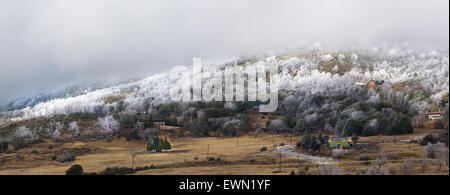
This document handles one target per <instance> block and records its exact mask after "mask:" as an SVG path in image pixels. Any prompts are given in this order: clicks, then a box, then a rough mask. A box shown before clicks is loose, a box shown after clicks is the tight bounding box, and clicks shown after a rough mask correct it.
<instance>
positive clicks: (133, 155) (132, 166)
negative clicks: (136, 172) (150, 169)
mask: <svg viewBox="0 0 450 195" xmlns="http://www.w3.org/2000/svg"><path fill="white" fill-rule="evenodd" d="M135 155H136V154H132V155H131V156H132V158H133V161H132V162H131V168H132V169H134V157H135Z"/></svg>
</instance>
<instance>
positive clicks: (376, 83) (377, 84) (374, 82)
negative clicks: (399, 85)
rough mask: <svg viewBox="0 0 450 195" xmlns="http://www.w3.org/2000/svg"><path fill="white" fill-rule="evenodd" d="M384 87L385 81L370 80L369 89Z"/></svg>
mask: <svg viewBox="0 0 450 195" xmlns="http://www.w3.org/2000/svg"><path fill="white" fill-rule="evenodd" d="M383 85H384V81H383V80H370V81H369V82H368V83H367V86H368V87H371V88H374V87H382V86H383Z"/></svg>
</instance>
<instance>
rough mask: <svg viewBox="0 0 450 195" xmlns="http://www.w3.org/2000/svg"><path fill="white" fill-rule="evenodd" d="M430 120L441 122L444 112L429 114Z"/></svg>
mask: <svg viewBox="0 0 450 195" xmlns="http://www.w3.org/2000/svg"><path fill="white" fill-rule="evenodd" d="M427 118H428V120H440V119H443V118H444V117H443V116H442V112H440V111H439V112H427Z"/></svg>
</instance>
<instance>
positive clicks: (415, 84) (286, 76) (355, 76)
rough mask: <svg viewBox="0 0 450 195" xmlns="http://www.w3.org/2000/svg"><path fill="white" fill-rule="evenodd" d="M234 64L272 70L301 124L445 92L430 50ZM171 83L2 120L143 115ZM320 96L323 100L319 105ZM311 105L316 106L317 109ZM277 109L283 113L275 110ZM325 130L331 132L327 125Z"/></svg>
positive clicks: (438, 57)
mask: <svg viewBox="0 0 450 195" xmlns="http://www.w3.org/2000/svg"><path fill="white" fill-rule="evenodd" d="M235 59H238V65H237V66H238V67H245V68H247V69H251V68H254V67H256V66H261V65H262V66H268V65H277V66H278V67H279V75H278V76H279V89H280V94H287V95H288V96H289V97H288V98H284V100H280V105H282V104H294V105H295V106H288V107H286V109H290V110H283V112H289V113H291V114H295V115H299V116H301V118H303V119H304V120H305V121H306V122H311V121H315V120H319V119H321V118H322V117H323V116H326V115H328V114H329V113H331V114H337V113H334V112H337V110H341V109H339V106H340V105H339V104H340V103H338V101H343V100H339V98H344V100H348V101H362V102H366V103H377V102H379V101H380V99H383V100H392V101H394V100H395V101H396V102H399V103H400V104H398V106H403V105H406V104H407V105H408V108H407V109H410V108H412V109H419V107H420V106H422V107H423V105H425V103H424V102H426V103H427V104H428V105H431V104H439V102H440V101H441V99H442V97H443V96H444V95H445V94H446V93H447V94H448V88H449V87H448V82H449V68H448V66H449V58H448V52H437V51H434V50H430V51H425V50H412V49H403V48H402V47H397V46H394V47H386V46H383V47H374V48H371V49H369V50H342V51H340V50H317V49H315V50H302V51H294V52H281V53H276V54H274V55H268V56H259V57H251V58H232V60H235ZM232 60H227V61H225V62H217V63H213V64H211V63H207V65H204V71H206V72H208V71H211V73H212V71H214V70H217V68H223V67H224V66H225V65H228V64H233V63H230V62H232ZM371 79H376V80H385V81H386V87H384V88H383V89H382V91H381V92H375V91H374V90H366V91H364V90H363V89H361V87H359V86H357V85H356V84H355V83H356V82H360V83H366V82H368V81H369V80H371ZM205 80H207V79H205ZM177 82H178V80H175V79H173V78H170V77H169V72H163V73H160V74H157V75H154V76H150V77H147V78H144V79H142V80H139V81H135V82H128V83H122V84H119V85H117V86H113V87H107V88H103V89H99V90H93V91H88V92H86V93H83V94H80V95H74V96H71V97H66V98H57V99H52V100H49V101H45V102H41V103H38V104H36V105H34V106H31V107H26V108H24V109H20V110H14V111H10V112H6V113H5V116H6V117H7V118H11V119H13V120H21V119H29V118H34V117H42V116H52V115H61V114H69V113H101V114H108V113H111V112H124V111H127V112H128V111H134V112H142V111H145V112H148V111H151V109H152V108H154V107H155V106H157V105H159V104H161V103H170V102H171V101H170V95H169V91H170V89H171V88H172V86H174V85H176V84H177ZM236 82H243V81H239V80H237V81H236ZM398 86H400V87H401V90H400V91H401V92H398V90H397V89H395V90H393V88H395V87H397V88H398ZM417 91H420V93H419V92H417ZM321 96H323V98H324V100H320V97H321ZM380 96H382V97H380ZM418 97H420V98H418ZM330 98H335V99H336V100H333V101H332V100H330ZM315 101H320V105H319V104H317V103H316V102H315ZM342 103H345V102H342ZM347 103H349V102H347ZM349 104H350V103H349ZM319 107H320V108H319ZM226 108H227V109H231V110H234V109H236V108H233V107H232V105H227V106H226ZM279 109H283V107H280V106H279ZM405 109H406V108H405ZM421 109H423V108H421ZM320 110H322V112H325V110H327V111H328V113H326V115H325V113H321V112H320ZM343 112H344V113H345V114H348V115H349V116H351V117H353V118H357V117H358V113H359V112H358V109H356V108H355V109H353V110H352V109H350V108H349V109H348V110H344V111H343ZM327 123H331V122H327ZM333 123H335V122H333ZM327 127H328V128H331V127H329V125H327Z"/></svg>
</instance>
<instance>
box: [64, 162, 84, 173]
mask: <svg viewBox="0 0 450 195" xmlns="http://www.w3.org/2000/svg"><path fill="white" fill-rule="evenodd" d="M66 175H83V167H82V166H81V165H78V164H76V165H72V166H71V167H70V168H69V169H67V171H66Z"/></svg>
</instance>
